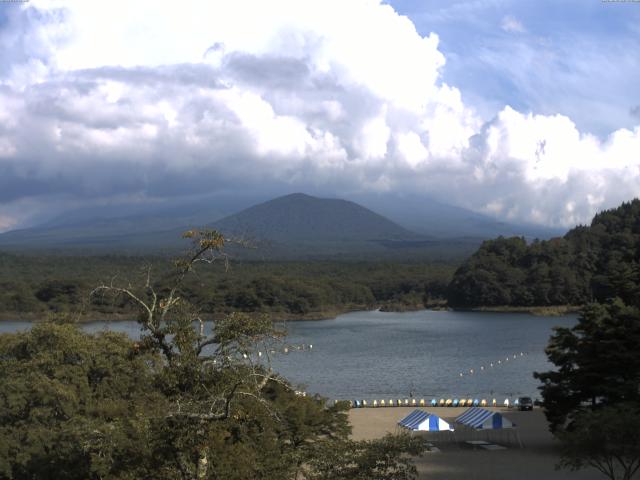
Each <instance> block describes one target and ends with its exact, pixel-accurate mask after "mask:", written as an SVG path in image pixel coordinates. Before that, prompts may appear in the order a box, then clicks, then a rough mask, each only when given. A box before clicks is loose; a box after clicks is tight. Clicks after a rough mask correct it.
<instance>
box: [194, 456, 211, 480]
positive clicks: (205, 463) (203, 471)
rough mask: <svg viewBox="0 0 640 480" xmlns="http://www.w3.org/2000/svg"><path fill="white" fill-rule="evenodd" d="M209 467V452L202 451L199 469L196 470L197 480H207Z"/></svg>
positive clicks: (199, 458)
mask: <svg viewBox="0 0 640 480" xmlns="http://www.w3.org/2000/svg"><path fill="white" fill-rule="evenodd" d="M208 467H209V460H207V450H206V449H204V448H203V449H202V450H200V455H199V456H198V468H197V470H196V480H205V479H206V478H207V468H208Z"/></svg>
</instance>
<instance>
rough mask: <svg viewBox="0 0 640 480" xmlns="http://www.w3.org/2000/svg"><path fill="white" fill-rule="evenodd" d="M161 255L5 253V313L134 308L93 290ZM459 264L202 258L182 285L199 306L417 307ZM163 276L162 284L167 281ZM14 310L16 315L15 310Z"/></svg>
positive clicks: (439, 290)
mask: <svg viewBox="0 0 640 480" xmlns="http://www.w3.org/2000/svg"><path fill="white" fill-rule="evenodd" d="M167 264H168V262H167V259H166V258H162V257H146V258H145V257H124V256H89V257H79V256H66V257H62V256H43V257H39V256H33V255H31V256H18V255H9V254H0V312H4V316H5V317H7V316H8V317H17V316H19V314H25V313H28V314H30V315H31V316H46V315H47V314H48V313H49V312H52V313H61V312H62V313H65V312H80V311H82V312H84V313H86V314H88V315H90V316H93V317H99V316H105V315H111V314H123V315H126V314H129V313H131V304H130V302H127V301H126V300H124V299H118V300H113V299H106V300H105V299H100V298H93V299H92V300H91V301H89V292H90V291H91V289H93V288H94V287H95V285H96V284H98V283H105V282H110V281H111V280H112V279H114V278H115V279H116V280H117V281H125V282H133V283H135V282H137V281H140V280H141V279H143V278H144V277H145V276H146V275H147V273H148V271H149V268H151V272H152V274H153V276H154V277H162V275H163V274H164V273H166V272H167V271H168V268H167V266H166V265H167ZM454 269H455V267H454V266H452V265H447V264H422V263H416V264H396V263H383V262H380V263H378V262H368V263H367V262H320V261H318V262H281V263H275V262H271V263H270V262H244V263H238V262H231V263H230V264H229V265H228V268H226V267H225V265H224V263H223V262H220V263H217V264H214V265H206V266H203V268H201V269H200V270H199V272H198V275H197V276H194V277H193V278H190V279H188V280H187V281H185V282H184V285H183V286H182V288H183V293H184V295H185V297H187V298H189V299H190V300H191V301H192V302H193V303H194V304H195V305H196V306H197V307H198V308H200V309H201V311H203V312H205V313H213V312H218V313H220V312H223V313H224V312H232V311H242V312H263V313H271V314H276V315H278V314H282V315H290V316H293V317H295V316H301V317H304V316H313V315H322V314H325V313H328V314H332V313H336V312H340V311H346V310H350V309H362V308H371V307H380V306H382V307H388V308H390V309H402V308H419V307H421V306H423V305H424V304H425V303H429V302H433V301H437V300H438V299H443V298H444V296H445V292H446V287H447V285H448V283H449V281H450V279H451V277H452V274H453V271H454ZM163 281H164V280H158V281H157V285H156V287H158V288H162V286H163V285H162V282H163ZM13 314H15V315H13Z"/></svg>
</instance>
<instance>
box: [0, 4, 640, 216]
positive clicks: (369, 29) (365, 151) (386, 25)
mask: <svg viewBox="0 0 640 480" xmlns="http://www.w3.org/2000/svg"><path fill="white" fill-rule="evenodd" d="M51 5H53V7H52V6H51ZM117 5H120V4H113V3H104V2H102V3H95V4H94V3H91V6H90V7H89V6H88V3H87V2H56V3H53V4H52V3H49V2H39V1H34V2H30V3H29V4H28V5H27V6H26V7H22V10H18V9H15V12H25V11H31V12H33V11H34V10H33V9H35V8H36V7H37V8H39V9H41V10H43V11H44V12H57V13H56V15H53V13H51V14H45V15H44V16H43V17H42V18H45V19H47V21H43V22H39V23H38V22H35V23H34V22H32V21H31V22H26V23H25V21H24V18H25V17H24V15H23V16H20V15H17V14H16V15H15V18H14V19H13V21H14V25H13V26H12V29H10V30H9V31H11V32H13V33H12V35H13V37H12V38H38V39H45V40H42V41H41V42H40V43H41V44H42V45H43V46H42V48H41V51H42V52H44V53H42V54H41V55H40V60H39V61H38V63H37V64H33V63H32V62H31V59H30V58H28V57H27V56H20V55H14V56H13V57H11V62H10V65H11V68H8V69H4V70H3V72H5V73H4V74H2V75H0V78H1V79H2V80H1V81H2V83H4V86H1V85H0V209H2V208H3V207H2V205H3V204H4V205H5V207H4V208H5V210H6V208H8V207H6V205H9V204H14V203H15V202H18V201H20V200H19V199H21V198H29V199H32V201H31V202H29V203H28V204H25V205H27V206H23V207H21V208H23V210H24V211H26V210H28V208H34V209H35V208H40V207H42V205H44V204H46V203H47V202H50V199H51V198H54V197H55V195H60V194H62V193H64V194H65V195H68V196H71V197H73V196H75V197H76V198H82V199H86V200H85V201H89V202H90V201H97V200H96V199H98V198H99V199H104V198H105V197H108V196H110V195H111V196H118V195H120V196H127V195H129V196H135V195H141V196H149V197H153V196H164V195H187V194H193V193H198V192H205V191H211V190H212V189H215V188H222V187H224V188H230V187H231V186H234V185H235V186H237V187H238V188H247V187H250V188H254V189H260V188H265V185H267V184H270V183H272V184H278V185H282V184H286V185H290V186H292V187H294V188H296V189H304V188H307V187H314V188H315V189H316V190H324V191H331V193H332V194H335V195H340V194H342V193H343V192H348V191H363V190H393V189H401V190H403V191H408V192H415V193H421V192H422V193H428V194H430V195H435V196H437V197H439V198H441V199H442V200H445V201H449V202H452V203H457V204H460V205H464V206H467V207H470V208H473V209H476V210H484V211H487V212H491V213H493V214H496V215H500V216H503V217H506V218H511V219H514V220H525V221H535V222H540V223H547V224H554V225H570V224H574V223H576V222H584V221H586V220H588V219H589V218H590V216H591V215H592V214H593V213H594V212H595V211H596V210H597V209H599V208H602V207H603V206H612V205H614V204H615V203H617V202H619V201H622V200H628V199H629V198H631V197H632V196H634V195H638V194H640V170H639V168H640V158H638V156H639V154H638V152H640V128H635V129H633V130H631V129H619V130H617V131H615V132H613V133H612V134H611V135H610V136H609V137H608V138H607V139H605V140H600V139H598V138H596V137H594V136H591V135H589V134H586V133H583V132H581V131H579V129H578V128H577V127H576V125H575V124H574V122H573V121H572V120H571V119H570V118H568V117H567V116H564V115H558V114H556V115H536V114H531V113H521V112H518V111H516V110H514V109H512V108H510V107H505V108H504V109H502V110H501V111H500V112H498V113H497V115H496V116H495V118H494V119H493V120H492V121H490V122H488V123H486V124H483V122H482V121H481V120H480V118H479V117H478V116H477V115H476V114H475V113H474V111H473V110H472V109H470V108H469V107H468V106H467V105H465V103H464V102H463V96H462V95H461V92H460V91H459V90H458V89H456V88H455V87H454V86H450V85H446V84H444V83H443V82H442V80H441V79H440V74H441V70H442V69H443V68H445V58H444V56H443V55H442V53H441V52H440V51H439V49H438V37H437V36H436V35H435V34H431V35H428V36H425V37H422V36H420V35H419V34H418V33H417V32H416V30H415V28H414V26H413V24H412V23H411V22H410V21H409V20H408V19H407V18H406V17H402V16H400V15H398V14H397V13H396V12H394V11H393V9H392V8H391V7H390V6H388V5H383V4H381V3H380V2H379V1H374V0H353V1H350V2H343V1H337V0H325V1H318V2H299V1H293V0H290V1H285V0H278V1H274V2H248V1H242V2H222V1H217V2H206V3H205V2H203V3H193V4H190V6H185V5H184V3H183V2H180V4H178V3H170V2H168V3H158V2H146V3H145V2H144V1H141V2H140V3H138V2H136V4H135V6H131V9H129V6H127V12H126V15H125V14H124V12H123V11H122V8H124V7H121V8H117V7H116V6H117ZM121 5H124V4H121ZM52 9H53V10H52ZM249 12H250V14H249ZM31 15H34V14H33V13H32V14H31ZM36 17H37V16H35V17H34V18H36ZM52 19H53V20H52ZM511 20H514V21H515V19H513V18H512V19H511ZM21 22H22V23H21ZM503 23H504V22H503ZM518 25H519V24H518ZM503 26H504V25H503ZM520 27H522V26H521V25H520ZM510 28H513V25H511V27H510ZM21 29H22V30H25V31H26V33H20V32H21V31H22V30H21ZM512 31H513V30H512ZM60 32H64V35H62V34H60ZM14 43H15V42H14ZM0 48H1V47H0ZM43 69H44V70H43ZM30 71H33V72H34V73H33V75H31V74H29V73H28V72H30ZM25 72H27V73H25ZM43 72H44V73H43ZM25 78H26V79H29V80H28V81H27V82H26V83H24V82H23V81H24V79H25ZM20 82H23V83H20ZM38 198H41V199H42V201H41V202H40V203H38V202H37V200H34V199H38ZM0 214H2V215H4V217H2V218H6V216H7V215H8V214H7V213H6V211H5V212H3V211H2V210H0ZM11 218H14V216H12V217H11ZM2 221H3V222H4V223H3V224H7V221H6V220H2ZM0 228H1V226H0Z"/></svg>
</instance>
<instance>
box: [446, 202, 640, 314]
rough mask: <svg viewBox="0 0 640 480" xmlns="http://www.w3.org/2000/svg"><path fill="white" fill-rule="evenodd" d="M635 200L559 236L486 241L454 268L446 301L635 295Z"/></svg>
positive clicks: (634, 300)
mask: <svg viewBox="0 0 640 480" xmlns="http://www.w3.org/2000/svg"><path fill="white" fill-rule="evenodd" d="M639 262H640V200H637V199H635V200H633V201H631V202H627V203H624V204H622V205H621V206H619V207H618V208H615V209H611V210H607V211H604V212H602V213H599V214H598V215H596V216H595V217H594V218H593V220H592V222H591V225H589V226H578V227H575V228H573V229H572V230H570V231H569V232H568V233H567V234H566V235H565V236H564V237H561V238H553V239H551V240H547V241H533V242H532V243H530V244H528V243H527V242H526V241H525V240H524V239H523V238H518V237H513V238H503V237H499V238H497V239H495V240H489V241H486V242H484V243H483V244H482V246H481V247H480V248H479V249H478V251H477V252H476V253H474V254H473V255H472V256H471V258H469V259H468V260H467V261H466V262H465V263H464V264H463V265H462V266H461V267H460V268H458V270H456V272H455V275H454V277H453V279H452V281H451V284H450V285H449V288H448V291H447V300H448V304H449V305H450V306H452V307H454V308H455V307H457V308H472V307H478V306H489V307H491V306H505V305H508V306H550V305H576V306H580V305H585V304H587V303H589V302H592V301H597V302H604V301H606V300H607V299H610V298H613V297H618V298H620V299H622V300H623V301H624V302H625V303H626V304H627V305H636V306H637V305H638V302H639V299H640V297H639V296H638V294H639V293H640V264H639Z"/></svg>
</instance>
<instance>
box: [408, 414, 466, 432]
mask: <svg viewBox="0 0 640 480" xmlns="http://www.w3.org/2000/svg"><path fill="white" fill-rule="evenodd" d="M398 425H400V426H401V427H405V428H408V429H409V430H419V431H421V432H443V431H453V427H451V425H449V424H448V423H447V422H445V421H444V420H442V419H441V418H440V417H439V416H437V415H434V414H433V413H429V412H425V411H424V410H414V411H413V412H411V413H410V414H409V415H407V416H406V417H404V418H403V419H402V420H400V421H399V422H398Z"/></svg>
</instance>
